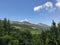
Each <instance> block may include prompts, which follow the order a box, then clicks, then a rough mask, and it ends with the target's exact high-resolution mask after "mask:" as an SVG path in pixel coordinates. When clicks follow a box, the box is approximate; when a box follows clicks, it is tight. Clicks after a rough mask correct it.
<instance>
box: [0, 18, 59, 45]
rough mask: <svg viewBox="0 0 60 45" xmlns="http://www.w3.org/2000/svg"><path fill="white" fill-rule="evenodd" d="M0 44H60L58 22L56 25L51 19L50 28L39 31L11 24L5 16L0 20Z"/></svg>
mask: <svg viewBox="0 0 60 45" xmlns="http://www.w3.org/2000/svg"><path fill="white" fill-rule="evenodd" d="M19 26H20V25H19ZM0 45H60V23H58V26H56V23H55V22H54V21H53V22H52V26H51V28H50V30H46V31H39V30H38V29H33V28H31V27H29V26H27V28H25V25H24V27H23V26H22V27H18V26H12V25H11V23H10V20H7V19H6V18H5V19H4V20H0Z"/></svg>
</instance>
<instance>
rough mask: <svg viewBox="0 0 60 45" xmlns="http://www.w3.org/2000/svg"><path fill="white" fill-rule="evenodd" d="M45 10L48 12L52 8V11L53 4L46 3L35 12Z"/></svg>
mask: <svg viewBox="0 0 60 45" xmlns="http://www.w3.org/2000/svg"><path fill="white" fill-rule="evenodd" d="M43 8H45V9H46V10H48V9H49V8H50V9H51V10H52V8H53V4H52V2H46V3H45V4H43V5H39V6H36V7H34V11H39V10H41V9H43Z"/></svg>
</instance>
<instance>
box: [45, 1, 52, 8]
mask: <svg viewBox="0 0 60 45" xmlns="http://www.w3.org/2000/svg"><path fill="white" fill-rule="evenodd" d="M44 6H46V7H51V8H52V7H53V4H52V2H46V3H45V4H44Z"/></svg>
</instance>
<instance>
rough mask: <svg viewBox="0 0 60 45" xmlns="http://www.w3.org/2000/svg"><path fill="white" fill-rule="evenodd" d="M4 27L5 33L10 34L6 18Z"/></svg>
mask: <svg viewBox="0 0 60 45" xmlns="http://www.w3.org/2000/svg"><path fill="white" fill-rule="evenodd" d="M3 27H4V30H5V33H8V32H7V30H8V27H7V19H6V18H4V20H3Z"/></svg>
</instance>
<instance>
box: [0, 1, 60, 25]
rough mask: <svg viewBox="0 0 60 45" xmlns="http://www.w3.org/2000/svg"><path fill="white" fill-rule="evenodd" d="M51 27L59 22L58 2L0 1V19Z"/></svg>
mask: <svg viewBox="0 0 60 45" xmlns="http://www.w3.org/2000/svg"><path fill="white" fill-rule="evenodd" d="M4 18H7V19H9V20H11V21H20V22H22V21H29V22H31V23H44V24H47V25H51V22H52V20H54V21H55V22H56V23H58V22H60V0H0V19H4Z"/></svg>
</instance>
